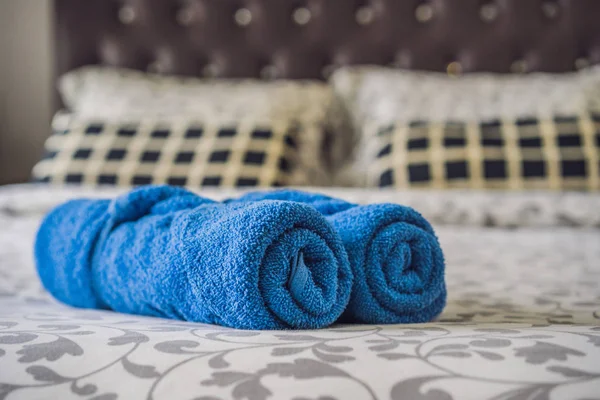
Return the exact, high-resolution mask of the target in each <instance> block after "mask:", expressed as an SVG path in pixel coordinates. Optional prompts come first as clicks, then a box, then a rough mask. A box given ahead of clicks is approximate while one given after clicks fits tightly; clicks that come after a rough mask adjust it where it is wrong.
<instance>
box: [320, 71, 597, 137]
mask: <svg viewBox="0 0 600 400" xmlns="http://www.w3.org/2000/svg"><path fill="white" fill-rule="evenodd" d="M331 82H332V85H333V87H334V90H335V92H336V93H337V95H338V96H339V97H340V98H341V100H342V102H343V104H344V105H345V106H346V107H347V108H348V111H349V112H350V114H351V115H352V118H353V121H354V122H355V123H358V124H359V125H360V124H362V123H364V122H365V121H366V120H376V121H377V122H406V121H415V120H423V121H430V122H444V121H457V122H464V121H486V120H495V119H498V118H508V119H515V118H523V117H538V118H546V117H553V116H557V115H558V116H562V115H566V116H570V115H579V114H581V113H582V112H585V111H590V110H600V67H594V68H590V69H587V70H583V71H580V72H577V73H561V74H548V73H532V74H527V75H499V74H489V73H475V74H468V75H464V76H461V77H451V76H448V75H446V74H442V73H437V72H416V71H403V70H399V69H392V68H385V67H376V66H367V67H347V68H341V69H339V70H337V71H336V72H335V73H334V74H333V76H332V79H331Z"/></svg>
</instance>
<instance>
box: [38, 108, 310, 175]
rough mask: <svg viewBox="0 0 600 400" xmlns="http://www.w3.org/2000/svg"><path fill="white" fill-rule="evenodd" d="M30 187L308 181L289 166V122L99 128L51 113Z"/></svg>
mask: <svg viewBox="0 0 600 400" xmlns="http://www.w3.org/2000/svg"><path fill="white" fill-rule="evenodd" d="M53 131H54V132H53V135H52V136H51V137H50V138H49V139H48V140H47V142H46V155H45V156H44V158H43V159H42V160H41V161H40V162H39V163H38V164H37V165H36V166H35V167H34V170H33V177H34V180H36V181H42V182H50V183H54V184H65V183H68V184H91V185H120V186H130V185H142V184H161V183H167V184H171V185H178V186H191V187H200V186H218V187H247V186H261V187H267V186H283V185H290V184H299V185H301V184H303V183H306V182H307V181H308V180H309V179H308V176H306V174H305V173H304V172H305V171H303V170H302V169H301V168H298V166H297V159H298V148H297V137H298V136H300V135H302V134H303V133H304V132H303V127H302V126H301V125H299V124H298V123H297V122H295V121H286V120H280V121H272V122H271V123H270V124H265V123H264V122H260V121H256V120H254V119H252V118H246V119H242V120H240V121H238V122H237V124H231V123H229V122H224V123H221V122H220V121H218V120H212V121H203V122H199V121H193V120H187V119H182V120H178V121H176V120H170V121H163V120H161V119H148V118H146V119H144V120H139V121H133V120H132V121H128V122H127V121H121V122H115V121H102V120H91V119H85V118H83V119H82V118H79V117H75V116H73V115H70V114H64V113H59V114H58V115H57V116H56V117H55V118H54V121H53Z"/></svg>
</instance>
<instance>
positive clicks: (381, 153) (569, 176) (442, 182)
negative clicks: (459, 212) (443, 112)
mask: <svg viewBox="0 0 600 400" xmlns="http://www.w3.org/2000/svg"><path fill="white" fill-rule="evenodd" d="M365 134H366V143H365V144H366V146H367V150H366V151H367V154H370V156H368V160H365V163H364V164H363V165H366V166H367V169H368V174H367V176H368V178H367V180H368V182H367V183H368V186H380V187H396V188H405V187H428V188H438V189H440V188H474V189H488V188H492V189H554V190H560V189H562V190H599V189H600V180H599V171H600V161H599V160H600V114H584V115H581V116H577V117H555V118H553V119H535V118H521V119H514V120H491V121H487V122H445V123H441V122H440V123H437V122H435V123H434V122H426V121H413V122H408V123H404V122H403V123H395V124H392V125H385V126H377V125H372V126H371V127H370V128H367V131H366V132H365Z"/></svg>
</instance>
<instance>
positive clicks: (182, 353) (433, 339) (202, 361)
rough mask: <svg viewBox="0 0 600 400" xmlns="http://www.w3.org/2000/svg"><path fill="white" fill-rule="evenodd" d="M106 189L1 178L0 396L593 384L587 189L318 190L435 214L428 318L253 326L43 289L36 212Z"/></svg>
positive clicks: (594, 287) (359, 394)
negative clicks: (70, 301)
mask: <svg viewBox="0 0 600 400" xmlns="http://www.w3.org/2000/svg"><path fill="white" fill-rule="evenodd" d="M115 193H116V192H115V191H114V190H112V189H102V190H96V191H91V190H89V189H82V188H75V189H64V188H63V189H49V188H47V187H40V186H27V185H25V186H13V187H10V186H9V187H4V188H2V189H0V227H1V228H2V229H0V293H1V295H0V349H1V350H0V397H2V396H3V397H4V398H6V399H11V400H15V399H27V398H61V399H105V400H106V399H169V400H175V399H192V398H196V399H204V400H209V399H210V400H214V399H230V398H234V399H251V400H262V399H294V400H299V399H303V400H305V399H311V400H314V399H320V400H323V399H332V398H333V399H346V398H352V399H390V398H391V399H401V398H410V399H557V400H560V399H597V398H598V393H600V363H599V362H598V361H599V360H600V266H599V263H598V260H600V246H599V243H600V216H599V213H598V211H597V210H598V209H600V196H598V195H595V194H583V193H564V194H558V193H555V194H551V193H514V194H510V193H498V194H489V193H483V192H473V193H461V192H452V191H450V192H401V191H381V192H373V191H366V190H330V191H327V193H328V194H330V195H333V196H338V197H342V198H344V199H345V200H348V201H352V202H357V203H365V202H369V201H380V202H383V201H397V202H400V203H403V204H408V205H414V206H415V207H416V208H417V209H418V210H419V211H421V213H422V214H423V215H424V216H425V217H426V218H428V219H429V220H430V221H432V223H433V224H434V226H435V228H436V232H437V234H438V236H439V239H440V243H441V245H442V248H443V249H444V252H445V256H446V261H447V284H448V306H447V308H446V309H445V311H444V313H443V314H442V315H441V316H440V318H439V319H438V320H437V321H436V322H432V323H429V324H418V325H339V326H333V327H331V328H329V329H323V330H315V331H297V332H289V331H288V332H284V331H269V332H264V331H236V330H232V329H227V328H222V327H217V326H211V325H203V324H192V323H182V322H180V321H172V320H164V319H158V318H150V317H136V316H131V315H123V314H118V313H112V312H106V311H94V310H80V309H72V308H68V307H66V306H63V305H60V304H58V303H56V302H55V301H53V300H52V299H51V298H50V296H49V295H48V294H47V293H45V292H44V291H43V290H42V289H41V286H40V283H39V281H38V279H37V278H36V277H35V273H34V268H33V260H32V244H33V238H34V235H35V232H36V229H37V227H38V225H39V222H40V220H41V218H42V216H43V214H44V213H45V212H46V211H48V209H49V208H50V207H52V206H55V205H56V204H58V203H60V202H61V201H64V200H67V199H70V198H73V197H81V196H83V195H85V196H101V197H104V196H107V195H110V196H112V195H114V194H115ZM202 194H203V195H205V196H208V197H213V198H215V199H222V198H226V197H232V196H235V195H239V192H236V191H219V192H210V191H203V192H202Z"/></svg>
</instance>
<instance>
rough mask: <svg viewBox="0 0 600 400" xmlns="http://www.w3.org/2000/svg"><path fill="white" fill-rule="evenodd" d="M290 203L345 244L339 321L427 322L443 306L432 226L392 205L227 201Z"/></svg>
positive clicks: (261, 195)
mask: <svg viewBox="0 0 600 400" xmlns="http://www.w3.org/2000/svg"><path fill="white" fill-rule="evenodd" d="M265 199H270V200H274V199H277V200H290V201H298V202H301V203H306V204H310V205H312V206H313V207H315V208H316V209H317V210H318V211H319V212H320V213H322V214H323V215H325V216H326V217H327V220H328V221H329V222H330V223H331V224H332V226H333V227H334V228H335V229H336V231H337V232H338V233H339V235H340V236H341V238H342V241H343V242H344V246H345V248H346V251H347V252H348V258H349V260H350V266H351V268H352V272H353V274H354V284H353V287H352V294H351V296H350V303H349V304H348V308H347V309H346V312H345V313H344V315H343V316H342V318H341V321H344V322H361V323H377V324H384V323H411V322H427V321H431V320H432V319H434V318H435V317H436V316H437V315H439V314H440V313H441V312H442V310H443V309H444V306H445V305H446V286H445V282H444V257H443V254H442V250H441V248H440V245H439V242H438V240H437V238H436V236H435V233H434V232H433V228H432V227H431V225H430V224H429V223H428V222H427V221H426V220H425V219H424V218H423V217H422V216H421V215H420V214H419V213H418V212H416V211H415V210H413V209H412V208H409V207H404V206H401V205H397V204H370V205H364V206H359V205H356V204H352V203H348V202H345V201H343V200H339V199H335V198H331V197H327V196H324V195H321V194H313V193H305V192H301V191H296V190H279V191H272V192H254V193H249V194H247V195H245V196H242V197H241V198H239V199H237V200H230V201H231V202H252V201H257V200H265Z"/></svg>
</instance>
